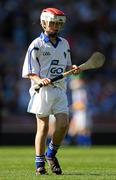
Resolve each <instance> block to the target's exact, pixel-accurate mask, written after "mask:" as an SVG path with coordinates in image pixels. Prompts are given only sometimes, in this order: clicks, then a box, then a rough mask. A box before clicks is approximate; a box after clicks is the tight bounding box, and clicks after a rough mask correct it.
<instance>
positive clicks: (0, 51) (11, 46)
mask: <svg viewBox="0 0 116 180" xmlns="http://www.w3.org/2000/svg"><path fill="white" fill-rule="evenodd" d="M46 7H56V8H59V9H61V10H62V11H64V12H65V14H66V16H67V23H66V25H65V27H64V30H63V32H62V33H61V36H63V37H64V38H66V39H67V40H68V42H69V44H70V47H71V56H72V63H73V64H77V65H79V64H81V63H83V62H85V61H86V60H87V59H88V58H89V57H90V56H91V55H92V53H93V52H95V51H100V52H102V53H103V54H104V55H105V57H106V62H105V64H104V66H103V67H102V68H101V69H99V70H90V71H87V72H84V73H82V74H80V75H79V76H75V77H73V76H72V77H70V78H68V90H67V95H68V99H69V108H70V127H69V132H68V134H67V136H66V138H65V140H64V142H63V143H64V144H66V145H77V146H78V145H80V146H91V145H101V144H102V145H105V144H108V145H113V144H116V138H115V137H116V136H115V135H116V1H115V0H110V1H109V0H102V1H101V0H94V1H92V0H56V1H54V0H1V1H0V145H18V144H19V145H20V144H22V145H23V144H24V145H30V144H34V137H35V132H36V121H35V116H34V115H31V114H28V113H27V112H26V109H27V105H28V101H29V93H28V88H29V86H30V82H29V81H28V80H26V79H22V77H21V73H22V66H23V62H24V58H25V54H26V51H27V48H28V46H29V44H30V43H31V41H32V40H33V39H35V38H36V37H38V36H39V34H40V33H41V26H40V22H39V17H40V14H41V11H42V9H43V8H46ZM50 123H51V129H50V131H49V135H50V133H51V131H52V130H53V123H54V117H52V116H51V117H50Z"/></svg>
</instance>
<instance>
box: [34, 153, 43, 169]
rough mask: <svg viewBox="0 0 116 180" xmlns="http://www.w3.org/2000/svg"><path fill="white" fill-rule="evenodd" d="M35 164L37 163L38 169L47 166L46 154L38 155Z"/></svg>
mask: <svg viewBox="0 0 116 180" xmlns="http://www.w3.org/2000/svg"><path fill="white" fill-rule="evenodd" d="M35 165H36V169H38V168H39V167H44V166H45V156H44V155H43V156H36V157H35Z"/></svg>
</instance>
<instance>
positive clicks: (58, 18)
mask: <svg viewBox="0 0 116 180" xmlns="http://www.w3.org/2000/svg"><path fill="white" fill-rule="evenodd" d="M40 21H41V25H42V28H43V29H44V30H45V31H46V32H47V31H48V32H49V31H50V32H52V33H53V31H54V29H56V30H57V32H59V31H61V29H62V28H63V25H64V24H65V22H66V16H65V15H64V13H63V12H62V11H60V10H58V9H55V8H47V9H44V10H43V11H42V13H41V16H40Z"/></svg>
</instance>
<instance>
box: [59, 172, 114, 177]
mask: <svg viewBox="0 0 116 180" xmlns="http://www.w3.org/2000/svg"><path fill="white" fill-rule="evenodd" d="M62 175H69V176H75V175H77V176H116V173H102V172H101V173H79V172H71V173H68V172H67V173H63V174H62Z"/></svg>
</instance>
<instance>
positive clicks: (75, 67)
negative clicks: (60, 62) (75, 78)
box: [72, 65, 81, 75]
mask: <svg viewBox="0 0 116 180" xmlns="http://www.w3.org/2000/svg"><path fill="white" fill-rule="evenodd" d="M72 69H74V71H73V74H74V75H76V74H79V73H81V69H80V68H79V67H78V66H77V65H72Z"/></svg>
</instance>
